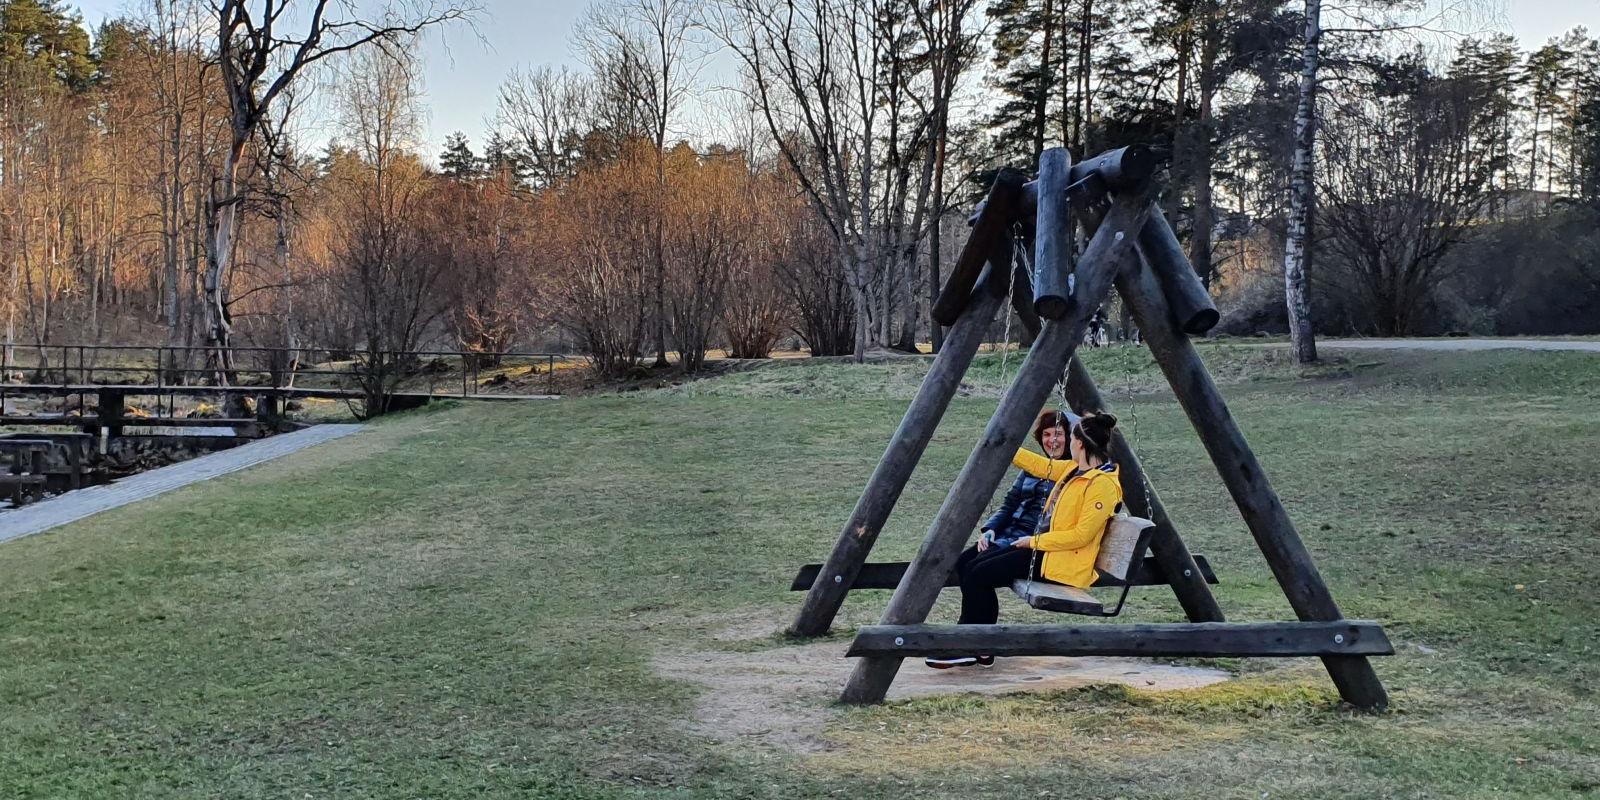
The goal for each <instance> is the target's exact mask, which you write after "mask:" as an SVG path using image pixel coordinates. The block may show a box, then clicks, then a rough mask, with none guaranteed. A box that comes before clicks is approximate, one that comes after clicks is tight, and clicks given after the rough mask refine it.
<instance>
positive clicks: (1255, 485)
mask: <svg viewBox="0 0 1600 800" xmlns="http://www.w3.org/2000/svg"><path fill="white" fill-rule="evenodd" d="M1108 220H1109V217H1108ZM1130 266H1131V265H1130ZM1116 286H1117V291H1118V292H1120V293H1121V294H1122V299H1123V301H1124V302H1126V303H1127V304H1128V307H1129V308H1130V309H1131V310H1132V312H1133V315H1134V318H1135V320H1137V321H1138V324H1139V330H1140V331H1141V332H1142V333H1143V334H1144V340H1145V345H1146V346H1148V347H1149V348H1150V353H1151V355H1153V356H1155V359H1156V363H1157V364H1158V365H1160V367H1161V371H1162V373H1163V374H1165V375H1166V377H1167V382H1168V383H1169V384H1171V387H1172V391H1173V394H1175V395H1176V396H1177V399H1178V403H1179V405H1181V406H1182V407H1183V410H1184V413H1186V414H1187V415H1188V416H1189V422H1190V423H1191V424H1192V425H1193V426H1194V429H1195V431H1196V432H1197V433H1198V434H1199V435H1200V441H1201V443H1202V444H1203V445H1205V448H1206V452H1207V453H1208V454H1210V456H1211V461H1212V463H1213V464H1215V465H1216V468H1217V472H1218V474H1219V475H1221V477H1222V482H1223V483H1224V484H1225V485H1226V486H1227V487H1228V493H1229V494H1230V495H1231V496H1232V497H1233V501H1234V503H1235V504H1236V505H1237V506H1238V507H1239V513H1240V515H1241V516H1243V517H1244V522H1245V525H1246V526H1247V527H1249V529H1250V534H1251V535H1252V536H1253V537H1255V540H1256V545H1257V546H1258V547H1260V548H1261V553H1262V555H1263V556H1265V557H1266V559H1267V564H1268V565H1269V566H1270V567H1271V568H1272V574H1273V576H1274V577H1275V578H1277V581H1278V585H1279V586H1280V587H1281V588H1282V589H1283V592H1284V594H1285V595H1286V596H1287V597H1288V599H1289V605H1290V606H1292V607H1293V608H1294V612H1295V616H1297V617H1298V618H1299V619H1300V620H1302V621H1308V622H1334V621H1339V620H1342V619H1343V618H1344V615H1343V614H1342V613H1341V612H1340V611H1339V606H1338V604H1337V603H1335V602H1334V600H1333V595H1332V593H1330V592H1329V591H1328V586H1327V584H1325V583H1323V581H1322V575H1321V573H1319V572H1318V571H1317V567H1316V564H1315V563H1313V561H1312V559H1311V554H1310V552H1308V551H1307V550H1306V548H1305V544H1304V543H1303V542H1302V541H1301V540H1300V534H1299V533H1298V532H1297V531H1296V530H1295V527H1294V523H1293V522H1292V521H1291V520H1290V519H1289V513H1288V512H1287V511H1286V510H1284V507H1283V502H1282V501H1281V500H1279V499H1278V494H1277V492H1275V491H1273V489H1272V484H1271V483H1270V482H1268V480H1267V476H1266V473H1264V472H1263V471H1262V469H1261V464H1260V463H1259V462H1258V461H1256V457H1255V453H1253V452H1252V451H1251V450H1250V445H1249V444H1248V443H1246V442H1245V438H1244V434H1243V433H1241V432H1240V430H1239V426H1238V425H1237V424H1235V423H1234V421H1233V415H1232V414H1230V413H1229V412H1228V405H1227V403H1225V402H1224V401H1223V399H1222V393H1221V392H1219V391H1217V386H1216V384H1215V383H1214V382H1212V380H1211V374H1210V373H1209V372H1207V371H1206V367H1205V364H1204V363H1203V362H1202V361H1201V360H1200V356H1199V354H1197V353H1196V352H1195V349H1194V345H1193V344H1192V343H1191V342H1190V341H1189V338H1188V337H1187V336H1184V335H1183V334H1182V333H1181V332H1179V330H1178V327H1177V324H1176V320H1174V318H1173V314H1172V309H1171V307H1170V306H1169V305H1168V303H1167V298H1166V294H1165V293H1164V292H1163V291H1162V288H1161V285H1160V283H1159V282H1158V281H1157V279H1156V274H1155V272H1154V271H1153V270H1151V269H1148V268H1145V267H1144V266H1142V265H1140V266H1138V267H1137V268H1129V269H1124V270H1123V271H1122V272H1121V273H1119V274H1118V275H1117V278H1116ZM1322 661H1323V664H1324V665H1325V666H1326V667H1327V670H1328V674H1329V676H1331V677H1332V678H1333V682H1334V685H1335V686H1337V687H1338V689H1339V696H1341V697H1343V698H1344V699H1345V700H1346V701H1347V702H1349V703H1350V704H1351V705H1354V706H1357V707H1359V708H1365V709H1371V710H1381V709H1383V708H1385V707H1386V706H1387V705H1388V702H1389V699H1388V695H1387V693H1386V692H1385V691H1384V688H1383V683H1382V682H1381V681H1379V680H1378V674H1377V673H1376V672H1375V671H1373V669H1372V663H1371V662H1369V661H1368V660H1367V659H1366V657H1365V656H1352V655H1325V656H1323V659H1322Z"/></svg>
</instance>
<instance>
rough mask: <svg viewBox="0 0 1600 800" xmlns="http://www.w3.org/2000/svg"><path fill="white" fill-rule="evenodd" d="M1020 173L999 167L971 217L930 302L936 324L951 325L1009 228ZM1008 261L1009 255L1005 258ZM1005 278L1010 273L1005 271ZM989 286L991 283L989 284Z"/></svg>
mask: <svg viewBox="0 0 1600 800" xmlns="http://www.w3.org/2000/svg"><path fill="white" fill-rule="evenodd" d="M1022 183H1023V175H1022V173H1021V172H1018V171H1016V170H1014V169H1002V170H1000V172H999V174H997V175H995V178H994V183H993V184H992V185H991V186H990V187H989V196H988V198H987V199H985V200H984V202H983V207H982V209H981V210H979V212H978V214H977V216H976V217H975V218H974V220H973V224H972V231H971V232H970V233H969V234H968V235H967V243H966V245H965V246H964V247H962V249H961V255H960V256H959V257H957V258H956V263H955V266H954V267H953V268H952V269H951V270H950V277H949V278H947V279H946V280H945V282H944V288H943V289H941V290H940V291H939V298H938V299H937V300H935V301H934V303H933V310H932V312H931V315H932V317H933V320H934V321H935V322H937V323H939V324H940V325H954V324H955V322H956V320H957V319H959V318H960V317H961V312H962V311H963V310H965V309H966V307H967V303H968V302H969V301H970V300H971V298H972V290H973V287H974V285H976V284H977V282H978V277H979V275H980V273H981V272H982V271H983V269H984V267H985V265H986V264H987V263H988V261H989V257H990V255H991V254H992V253H993V252H994V244H995V242H997V241H998V240H999V239H1000V237H1001V236H1002V235H1003V234H1005V233H1006V232H1007V231H1008V230H1010V228H1011V224H1012V223H1013V222H1014V221H1015V220H1016V217H1017V203H1018V202H1019V201H1020V200H1021V198H1022ZM1007 263H1008V264H1009V263H1010V259H1009V258H1008V259H1007ZM1006 277H1007V278H1009V277H1010V273H1009V272H1008V273H1007V276H1006ZM991 288H993V287H991Z"/></svg>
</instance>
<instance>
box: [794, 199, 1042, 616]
mask: <svg viewBox="0 0 1600 800" xmlns="http://www.w3.org/2000/svg"><path fill="white" fill-rule="evenodd" d="M1001 234H1002V235H1001V236H1000V237H999V239H998V241H996V242H995V243H994V244H993V246H992V251H993V254H994V256H995V258H994V259H992V260H991V266H990V275H991V276H992V273H993V271H995V270H1002V271H1004V270H1009V269H1010V264H1011V237H1010V236H1009V235H1005V234H1004V231H1003V230H1002V231H1001ZM970 244H971V241H970V240H969V245H970ZM988 279H989V277H988V276H986V277H985V278H984V280H985V281H987V280H988ZM999 306H1000V298H999V297H997V296H995V294H994V292H991V291H988V290H980V291H977V292H975V293H974V294H973V302H972V304H971V305H970V306H968V307H967V309H966V311H965V312H963V313H962V315H961V316H960V318H958V319H957V320H956V324H955V325H953V326H951V328H950V331H949V333H948V334H947V335H946V336H945V340H944V346H943V347H941V348H939V355H938V356H936V357H935V358H934V360H933V366H932V367H931V368H929V370H928V374H927V375H926V376H924V377H923V379H922V386H921V387H920V388H918V389H917V396H916V398H915V399H914V400H912V401H911V406H910V407H909V408H907V409H906V413H905V416H904V417H901V419H900V427H899V428H896V429H895V432H894V437H893V438H891V439H890V440H889V446H888V448H886V449H885V450H884V451H883V458H881V459H879V461H878V466H877V468H876V469H874V470H873V471H872V478H871V479H870V480H868V481H867V488H866V489H865V490H863V491H862V493H861V498H860V499H859V500H857V501H856V507H855V510H854V511H852V512H851V513H850V519H849V520H848V521H846V522H845V524H844V530H843V531H842V532H840V534H839V541H838V542H837V543H835V544H834V546H833V552H832V553H831V554H830V555H829V556H828V561H827V563H825V564H823V566H822V573H821V574H820V575H819V576H818V578H817V581H816V583H814V584H812V586H811V590H810V591H809V592H807V593H806V599H805V602H804V603H802V604H801V606H800V612H799V613H798V614H797V615H795V619H794V624H793V625H792V626H790V628H789V632H790V633H791V634H793V635H795V636H821V635H822V634H824V633H827V632H828V626H830V625H832V624H833V619H834V617H836V616H838V614H839V606H840V605H842V604H843V603H844V598H845V596H846V595H847V594H849V592H850V587H851V585H852V584H854V583H855V579H856V574H857V573H858V572H860V571H861V565H862V564H863V563H864V562H866V560H867V556H868V555H869V554H870V553H871V552H872V546H873V545H874V544H876V543H877V541H878V533H879V532H880V531H882V530H883V524H884V523H885V522H886V521H888V519H889V512H891V511H893V510H894V506H895V503H897V502H899V500H900V492H901V491H902V490H903V489H905V485H906V481H907V480H908V479H909V478H910V477H911V472H912V470H914V469H916V466H917V462H918V461H920V460H921V459H922V453H923V451H924V450H926V449H927V447H928V441H929V440H930V439H932V438H933V432H934V430H935V429H936V428H938V427H939V420H940V419H942V418H943V417H944V412H945V409H946V408H948V407H949V405H950V399H951V398H952V397H954V396H955V393H956V389H957V388H959V387H960V386H961V378H962V376H963V375H965V374H966V373H967V367H968V366H969V365H971V363H972V358H973V356H974V355H976V354H977V352H978V345H980V344H982V343H983V338H984V335H985V334H986V333H987V332H988V329H989V323H990V321H992V320H993V319H994V312H995V309H996V308H998V307H999Z"/></svg>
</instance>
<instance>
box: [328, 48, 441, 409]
mask: <svg viewBox="0 0 1600 800" xmlns="http://www.w3.org/2000/svg"><path fill="white" fill-rule="evenodd" d="M396 43H397V44H403V43H404V40H403V39H399V40H396ZM418 100H419V90H418V87H417V78H416V70H415V65H414V62H413V61H412V59H411V57H410V56H409V54H408V53H407V51H406V49H405V48H404V47H403V46H402V47H396V48H394V49H393V50H392V52H390V51H385V50H382V49H378V48H370V49H366V50H363V51H362V52H360V53H358V54H357V55H356V57H355V60H354V63H353V64H351V65H350V67H349V68H348V69H347V70H346V76H345V79H344V83H343V87H342V91H341V95H340V99H339V104H340V117H341V122H342V125H341V127H342V129H343V131H344V134H345V136H346V137H347V138H348V139H349V141H350V142H351V143H352V144H353V146H354V147H355V158H354V159H351V160H350V161H349V162H347V163H346V164H345V165H343V166H344V168H343V169H342V170H340V171H338V172H335V173H334V174H333V175H332V176H330V177H331V179H332V180H338V181H341V182H342V183H343V187H342V188H343V190H344V197H345V200H346V202H347V203H348V206H347V208H346V210H345V214H344V216H345V220H344V222H343V225H342V226H341V227H342V230H341V231H340V233H341V239H342V241H341V243H340V244H338V245H337V246H336V247H337V250H336V252H337V253H338V258H339V260H340V261H342V262H343V266H344V268H345V269H344V273H343V278H342V281H341V284H342V287H343V291H342V296H343V299H344V303H345V307H346V309H347V312H348V313H350V314H351V315H352V316H354V317H355V318H356V319H358V320H360V323H361V332H362V334H363V337H364V347H363V350H362V352H361V353H360V354H358V357H357V370H356V377H357V379H358V380H359V381H360V383H361V385H362V388H363V390H364V391H365V394H366V400H367V402H366V408H365V410H364V413H365V414H368V415H375V414H381V413H383V412H384V411H385V410H387V406H388V398H389V396H390V395H391V394H392V392H393V390H394V388H395V386H396V384H398V382H399V381H400V379H401V378H403V377H404V375H405V374H406V371H407V370H408V369H409V368H410V367H411V366H412V364H410V363H409V361H408V360H407V358H408V356H407V354H408V353H409V352H411V351H415V350H416V349H417V346H418V344H419V343H420V341H421V339H422V337H423V336H424V335H425V334H426V333H427V330H428V327H429V325H430V324H432V323H433V322H434V321H435V320H437V319H438V318H439V316H440V315H441V314H442V313H443V312H444V302H443V298H442V297H441V296H440V295H441V294H442V293H441V292H439V291H438V289H439V287H440V283H441V277H442V275H443V274H444V272H445V271H446V270H447V269H448V268H449V257H448V256H449V254H448V252H447V251H445V250H444V248H442V247H441V245H440V242H441V239H442V238H443V237H442V236H441V235H440V230H439V229H440V227H441V226H440V225H439V222H438V215H437V214H433V213H430V211H431V209H430V206H431V205H432V203H430V200H431V199H432V198H431V197H430V196H429V192H428V190H429V180H430V179H429V176H428V175H427V174H426V171H425V170H424V169H423V166H422V163H421V161H420V160H418V158H417V156H416V147H417V144H418V141H417V140H418V136H419V132H420V130H421V109H420V106H419V102H418Z"/></svg>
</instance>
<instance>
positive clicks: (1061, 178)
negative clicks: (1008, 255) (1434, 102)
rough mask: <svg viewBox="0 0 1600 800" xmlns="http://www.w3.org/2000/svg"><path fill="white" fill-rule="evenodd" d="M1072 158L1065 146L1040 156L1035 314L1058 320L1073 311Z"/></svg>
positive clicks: (1034, 279) (1035, 241)
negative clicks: (1069, 197)
mask: <svg viewBox="0 0 1600 800" xmlns="http://www.w3.org/2000/svg"><path fill="white" fill-rule="evenodd" d="M1071 170H1072V156H1070V155H1068V154H1067V149H1066V148H1065V147H1052V148H1050V149H1049V150H1046V151H1044V152H1043V153H1040V154H1039V180H1038V185H1039V201H1038V206H1037V214H1036V216H1035V219H1036V220H1037V225H1038V227H1037V229H1036V230H1037V233H1036V234H1035V237H1034V243H1033V247H1034V258H1033V263H1034V264H1035V265H1036V267H1037V268H1036V269H1034V271H1033V311H1034V313H1035V314H1038V315H1039V316H1041V317H1043V318H1045V319H1050V320H1057V319H1061V318H1062V317H1065V316H1066V315H1067V311H1069V310H1070V309H1071V308H1072V282H1073V277H1072V268H1073V264H1072V262H1073V254H1074V251H1075V250H1076V245H1077V241H1076V238H1075V237H1074V235H1073V234H1074V228H1073V225H1072V218H1071V213H1070V210H1069V209H1068V208H1067V175H1068V174H1069V173H1070V172H1071Z"/></svg>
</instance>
